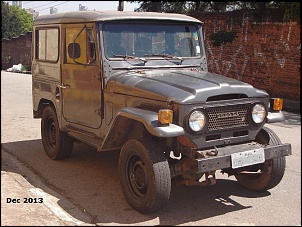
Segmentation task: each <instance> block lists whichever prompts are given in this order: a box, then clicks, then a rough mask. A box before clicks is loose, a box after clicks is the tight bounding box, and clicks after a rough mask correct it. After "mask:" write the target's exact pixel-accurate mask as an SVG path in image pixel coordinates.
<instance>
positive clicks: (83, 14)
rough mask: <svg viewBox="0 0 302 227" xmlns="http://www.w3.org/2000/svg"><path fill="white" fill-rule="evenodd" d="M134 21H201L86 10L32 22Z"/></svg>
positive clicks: (42, 17) (44, 16)
mask: <svg viewBox="0 0 302 227" xmlns="http://www.w3.org/2000/svg"><path fill="white" fill-rule="evenodd" d="M135 19H153V20H161V21H162V20H173V21H183V22H195V23H201V21H199V20H197V19H195V18H193V17H190V16H186V15H183V14H175V13H156V12H131V11H109V10H108V11H94V10H87V11H73V12H66V13H56V14H49V15H42V16H38V17H37V18H36V19H35V20H34V25H38V24H58V23H79V22H95V21H112V20H135Z"/></svg>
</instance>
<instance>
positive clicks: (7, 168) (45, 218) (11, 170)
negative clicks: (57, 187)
mask: <svg viewBox="0 0 302 227" xmlns="http://www.w3.org/2000/svg"><path fill="white" fill-rule="evenodd" d="M27 179H30V180H29V181H31V182H34V185H35V186H36V187H35V186H33V185H32V184H31V183H29V181H28V180H27ZM42 184H43V183H42V182H41V181H40V180H39V179H38V178H37V177H36V176H35V174H34V173H33V172H32V171H31V170H30V169H28V168H27V167H26V166H24V165H23V164H21V163H20V162H19V161H17V160H16V159H15V158H14V157H13V156H12V155H11V154H9V153H8V152H6V151H5V150H3V149H1V226H92V225H93V224H90V223H91V220H92V218H91V217H90V216H89V215H87V214H85V213H84V212H83V211H81V210H79V209H78V208H77V207H75V206H74V205H73V204H71V203H70V202H69V201H68V200H67V199H65V198H64V197H63V196H61V195H59V194H57V193H56V192H54V191H52V190H51V189H49V188H48V189H47V190H48V191H51V194H48V193H46V192H45V191H43V190H42V189H40V188H45V187H47V186H45V185H44V184H43V185H42ZM37 186H39V187H37ZM40 186H42V187H40ZM54 195H55V196H54ZM25 200H28V202H31V203H25ZM59 200H60V203H64V204H65V207H68V210H64V209H62V208H61V207H60V206H59V205H58V201H59ZM40 202H41V203H40ZM70 213H73V214H74V213H76V216H77V217H80V219H81V220H84V222H83V221H80V220H77V219H76V218H74V217H73V216H71V215H70Z"/></svg>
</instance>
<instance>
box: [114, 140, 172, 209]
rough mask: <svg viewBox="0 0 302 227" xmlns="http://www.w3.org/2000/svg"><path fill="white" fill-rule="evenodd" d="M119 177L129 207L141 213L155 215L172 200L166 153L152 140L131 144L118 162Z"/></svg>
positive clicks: (125, 145) (123, 150)
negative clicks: (153, 213) (154, 213)
mask: <svg viewBox="0 0 302 227" xmlns="http://www.w3.org/2000/svg"><path fill="white" fill-rule="evenodd" d="M119 177H120V182H121V187H122V191H123V193H124V196H125V198H126V200H127V202H128V203H129V205H130V206H131V207H132V208H133V209H135V210H137V211H138V212H140V213H152V212H155V211H157V210H159V209H160V208H161V207H163V206H164V205H165V204H166V203H167V201H168V200H169V197H170V191H171V174H170V168H169V164H168V161H167V158H166V156H165V154H164V153H163V151H162V150H161V149H160V148H159V147H158V146H156V144H155V143H153V142H152V141H151V140H146V139H139V140H134V139H132V140H129V141H127V142H126V143H125V144H124V146H123V147H122V150H121V153H120V158H119Z"/></svg>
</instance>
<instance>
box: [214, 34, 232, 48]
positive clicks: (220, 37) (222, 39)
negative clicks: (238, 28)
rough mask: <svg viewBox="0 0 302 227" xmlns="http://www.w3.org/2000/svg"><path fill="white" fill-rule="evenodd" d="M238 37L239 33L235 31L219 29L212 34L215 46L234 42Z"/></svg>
mask: <svg viewBox="0 0 302 227" xmlns="http://www.w3.org/2000/svg"><path fill="white" fill-rule="evenodd" d="M236 38H237V35H236V32H235V31H230V32H225V31H219V32H216V33H212V34H211V35H210V40H211V41H212V44H213V46H214V47H217V46H221V45H222V44H225V43H232V42H233V41H234V40H236Z"/></svg>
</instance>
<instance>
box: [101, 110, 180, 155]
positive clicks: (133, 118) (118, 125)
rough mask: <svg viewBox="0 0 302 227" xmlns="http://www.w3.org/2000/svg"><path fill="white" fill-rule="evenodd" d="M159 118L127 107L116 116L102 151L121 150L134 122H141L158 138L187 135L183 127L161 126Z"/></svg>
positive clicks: (146, 111) (149, 112) (154, 113)
mask: <svg viewBox="0 0 302 227" xmlns="http://www.w3.org/2000/svg"><path fill="white" fill-rule="evenodd" d="M157 118H158V116H157V113H156V112H152V111H148V110H142V109H137V108H133V107H125V108H123V109H121V110H120V111H119V112H118V114H117V115H116V117H115V119H114V121H113V123H112V125H111V127H110V130H109V132H108V134H107V135H106V138H105V139H104V141H103V144H102V146H101V149H104V150H106V148H110V147H115V148H120V147H121V146H122V144H123V143H124V142H125V140H126V139H127V136H128V135H129V134H128V133H127V132H129V131H130V128H131V123H132V122H141V123H142V124H143V125H144V127H145V128H146V130H147V131H148V132H149V133H150V134H152V135H153V136H156V137H161V138H169V137H177V136H181V135H184V134H185V131H184V129H183V128H182V127H180V126H178V125H175V124H171V123H170V124H169V125H167V126H159V124H158V119H157Z"/></svg>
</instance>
